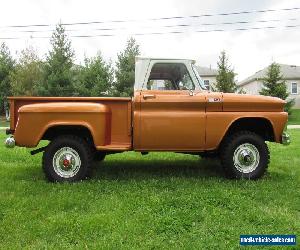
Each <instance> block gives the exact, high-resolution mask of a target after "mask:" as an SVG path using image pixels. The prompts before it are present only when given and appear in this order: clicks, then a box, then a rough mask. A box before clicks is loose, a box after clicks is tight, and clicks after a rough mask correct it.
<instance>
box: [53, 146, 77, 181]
mask: <svg viewBox="0 0 300 250" xmlns="http://www.w3.org/2000/svg"><path fill="white" fill-rule="evenodd" d="M80 166H81V160H80V156H79V154H78V153H77V151H76V150H74V149H73V148H70V147H63V148H61V149H59V150H58V151H57V152H56V153H55V154H54V157H53V167H54V171H55V173H56V174H58V175H59V176H60V177H63V178H71V177H73V176H75V175H76V174H77V173H78V171H79V169H80Z"/></svg>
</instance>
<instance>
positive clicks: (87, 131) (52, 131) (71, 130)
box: [40, 123, 96, 147]
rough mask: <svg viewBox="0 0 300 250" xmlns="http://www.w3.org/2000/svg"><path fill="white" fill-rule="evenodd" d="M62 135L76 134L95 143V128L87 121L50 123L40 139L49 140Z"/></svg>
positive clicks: (92, 143)
mask: <svg viewBox="0 0 300 250" xmlns="http://www.w3.org/2000/svg"><path fill="white" fill-rule="evenodd" d="M62 135H76V136H78V137H81V138H83V139H85V140H86V141H87V142H89V143H90V144H91V145H93V146H94V147H96V145H95V135H94V133H93V129H92V128H91V126H89V124H87V123H75V124H74V123H55V124H48V125H47V127H46V128H45V129H44V131H43V132H42V134H41V136H40V140H49V141H52V140H53V139H55V138H57V137H58V136H62Z"/></svg>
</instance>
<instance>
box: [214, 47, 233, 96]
mask: <svg viewBox="0 0 300 250" xmlns="http://www.w3.org/2000/svg"><path fill="white" fill-rule="evenodd" d="M235 75H236V74H235V73H234V71H233V69H232V68H231V67H230V65H229V62H228V58H227V56H226V52H225V51H222V52H221V55H220V57H219V61H218V75H217V77H216V81H217V82H216V86H215V88H214V90H215V91H218V92H224V93H234V92H236V91H237V85H236V82H235V79H234V78H235Z"/></svg>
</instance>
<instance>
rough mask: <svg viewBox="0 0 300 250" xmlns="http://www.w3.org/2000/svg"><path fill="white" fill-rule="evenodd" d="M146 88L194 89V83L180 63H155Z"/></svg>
mask: <svg viewBox="0 0 300 250" xmlns="http://www.w3.org/2000/svg"><path fill="white" fill-rule="evenodd" d="M147 89H148V90H194V89H195V85H194V83H193V81H192V79H191V77H190V74H189V72H188V70H187V68H186V66H185V65H184V64H182V63H156V64H154V65H153V67H152V69H151V72H150V76H149V79H148V82H147Z"/></svg>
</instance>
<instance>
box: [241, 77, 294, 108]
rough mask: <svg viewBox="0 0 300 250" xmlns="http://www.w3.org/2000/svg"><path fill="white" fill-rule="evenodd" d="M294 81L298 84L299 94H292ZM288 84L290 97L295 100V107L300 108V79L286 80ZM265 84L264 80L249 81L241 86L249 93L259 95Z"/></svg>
mask: <svg viewBox="0 0 300 250" xmlns="http://www.w3.org/2000/svg"><path fill="white" fill-rule="evenodd" d="M292 83H297V86H298V94H292V90H291V86H292ZM286 85H287V90H288V92H289V93H290V95H289V97H288V99H294V100H295V105H294V108H300V80H286ZM262 86H263V83H262V81H259V80H258V81H257V80H255V81H252V82H249V83H247V84H245V85H243V86H241V88H242V89H243V90H244V91H245V92H246V93H247V94H251V95H259V92H260V91H261V89H262Z"/></svg>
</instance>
